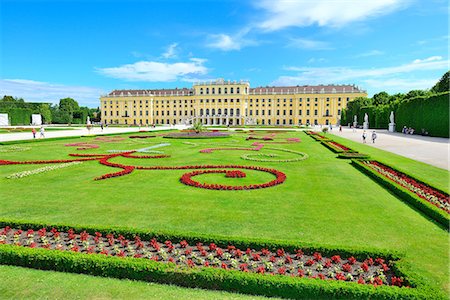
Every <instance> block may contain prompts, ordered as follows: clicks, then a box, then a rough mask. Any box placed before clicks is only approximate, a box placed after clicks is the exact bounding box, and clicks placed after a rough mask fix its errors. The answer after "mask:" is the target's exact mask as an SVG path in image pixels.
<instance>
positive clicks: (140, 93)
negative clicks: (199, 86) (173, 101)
mask: <svg viewBox="0 0 450 300" xmlns="http://www.w3.org/2000/svg"><path fill="white" fill-rule="evenodd" d="M191 91H193V90H192V89H188V88H181V89H179V88H175V89H157V90H114V91H112V92H111V93H109V94H108V96H128V95H131V96H145V95H149V94H152V95H171V94H173V95H177V94H178V95H182V94H184V95H189V93H190V92H191Z"/></svg>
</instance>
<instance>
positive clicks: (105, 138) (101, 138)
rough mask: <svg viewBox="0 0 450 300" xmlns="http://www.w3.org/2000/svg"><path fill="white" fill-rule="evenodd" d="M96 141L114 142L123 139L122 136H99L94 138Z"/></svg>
mask: <svg viewBox="0 0 450 300" xmlns="http://www.w3.org/2000/svg"><path fill="white" fill-rule="evenodd" d="M95 140H96V141H100V142H105V143H114V142H120V141H123V140H125V138H124V137H121V136H99V137H96V138H95Z"/></svg>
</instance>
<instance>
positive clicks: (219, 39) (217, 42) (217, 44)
mask: <svg viewBox="0 0 450 300" xmlns="http://www.w3.org/2000/svg"><path fill="white" fill-rule="evenodd" d="M251 30H252V28H251V27H244V28H242V29H241V30H239V31H238V32H237V33H236V34H233V35H230V34H225V33H219V34H210V35H208V41H207V43H206V46H207V47H209V48H214V49H219V50H222V51H232V50H241V49H242V48H244V47H248V46H255V45H258V44H259V43H258V42H257V41H255V40H253V39H251V38H249V37H248V33H249V32H250V31H251Z"/></svg>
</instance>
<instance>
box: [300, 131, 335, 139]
mask: <svg viewBox="0 0 450 300" xmlns="http://www.w3.org/2000/svg"><path fill="white" fill-rule="evenodd" d="M305 133H306V134H307V135H309V136H310V137H312V138H313V139H315V140H316V141H330V139H329V138H327V137H325V136H323V135H321V134H320V133H318V132H315V131H305Z"/></svg>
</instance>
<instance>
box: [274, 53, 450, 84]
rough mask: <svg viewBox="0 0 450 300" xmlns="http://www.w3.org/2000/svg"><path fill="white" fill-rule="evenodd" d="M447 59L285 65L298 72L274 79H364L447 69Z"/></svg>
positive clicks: (303, 81)
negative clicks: (382, 65)
mask: <svg viewBox="0 0 450 300" xmlns="http://www.w3.org/2000/svg"><path fill="white" fill-rule="evenodd" d="M448 65H449V60H442V57H441V59H437V57H433V56H432V57H429V58H425V59H422V60H421V59H416V60H414V61H413V62H410V63H407V64H403V65H399V66H393V67H385V68H372V69H353V68H348V67H322V68H319V67H285V68H284V69H285V70H287V71H294V72H299V73H298V74H297V75H295V76H280V77H279V78H278V79H276V80H275V81H274V84H275V85H296V84H319V83H339V82H345V81H349V80H355V79H361V80H363V79H366V78H368V77H375V78H376V77H389V76H398V75H400V74H405V73H410V72H418V71H426V70H428V71H430V70H447V69H448Z"/></svg>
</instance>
